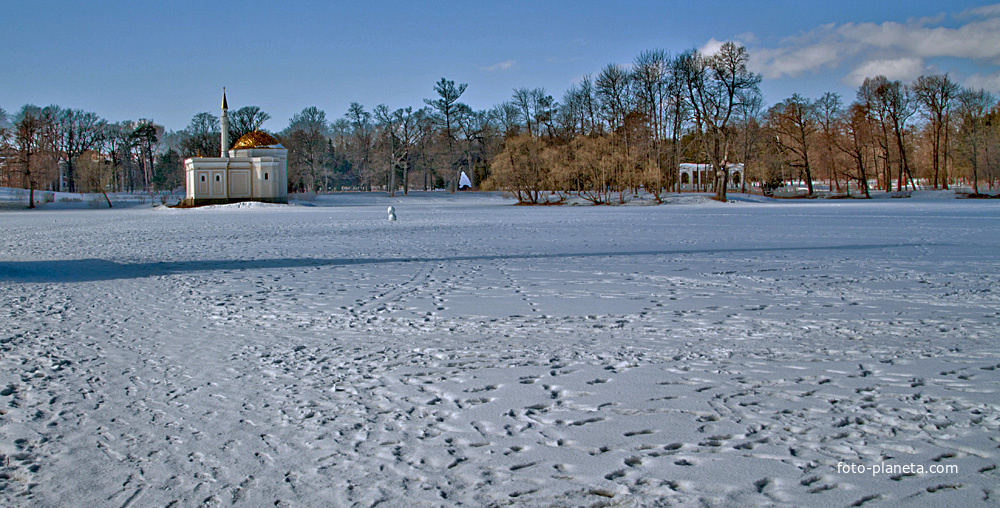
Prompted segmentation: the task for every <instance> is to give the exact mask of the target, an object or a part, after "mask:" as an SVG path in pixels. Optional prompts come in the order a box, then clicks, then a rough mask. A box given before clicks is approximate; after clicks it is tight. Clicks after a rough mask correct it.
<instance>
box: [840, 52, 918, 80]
mask: <svg viewBox="0 0 1000 508" xmlns="http://www.w3.org/2000/svg"><path fill="white" fill-rule="evenodd" d="M926 71H927V66H926V65H924V61H923V60H922V59H920V58H896V59H893V60H868V61H866V62H864V63H862V64H861V65H859V66H858V67H856V68H855V69H854V70H853V71H851V72H850V74H848V75H847V77H845V78H844V82H845V83H847V84H848V85H852V86H858V85H860V84H862V83H864V81H865V78H872V77H875V76H879V75H881V76H885V77H886V78H889V80H892V81H895V80H899V81H904V82H907V81H913V80H915V79H917V78H918V77H920V75H921V74H925V73H926Z"/></svg>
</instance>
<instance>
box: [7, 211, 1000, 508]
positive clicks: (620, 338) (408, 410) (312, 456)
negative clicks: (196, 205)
mask: <svg viewBox="0 0 1000 508" xmlns="http://www.w3.org/2000/svg"><path fill="white" fill-rule="evenodd" d="M307 205H308V206H304V205H299V206H250V207H246V206H244V207H237V206H227V207H217V208H212V209H192V210H168V209H155V210H150V209H128V210H119V209H113V210H44V209H43V210H37V211H32V212H23V211H17V212H14V211H0V291H2V295H3V297H2V299H0V505H3V506H25V507H27V506H32V507H35V506H41V507H46V506H53V507H55V506H68V505H76V506H113V507H126V506H177V507H181V506H185V507H186V506H231V505H234V506H376V505H378V506H458V505H462V506H504V505H517V506H673V505H678V506H720V507H722V506H788V507H797V506H831V507H846V506H865V507H877V506H929V505H938V506H995V504H996V502H997V499H1000V491H998V485H1000V470H998V468H997V465H998V462H1000V449H998V445H1000V432H998V431H1000V341H998V339H1000V331H998V324H1000V291H998V289H997V288H998V287H1000V263H998V259H1000V258H998V254H997V253H998V252H1000V220H998V219H1000V203H993V202H983V201H950V200H949V201H942V200H932V201H897V200H892V201H889V200H884V201H880V202H855V201H850V202H848V201H839V202H832V203H831V202H782V203H778V204H769V203H749V202H744V203H735V204H719V203H709V204H687V205H670V206H658V207H542V208H530V207H516V206H511V205H510V201H507V200H504V199H502V198H499V197H496V196H492V195H458V196H448V195H437V194H435V195H430V196H426V195H425V196H422V197H420V196H418V197H407V198H398V199H390V198H382V197H375V196H370V195H336V196H329V197H320V198H318V199H317V200H316V201H314V202H310V203H307ZM388 205H392V206H395V208H396V211H397V214H398V217H399V220H397V221H395V222H389V221H387V220H386V219H385V216H386V215H385V210H386V206H388ZM838 463H839V464H854V465H863V466H873V465H879V464H887V465H903V464H915V465H920V466H922V467H924V468H930V467H931V466H938V465H943V466H957V472H949V473H944V474H931V473H929V472H925V473H924V474H878V475H872V474H871V473H870V472H869V473H868V474H851V473H843V472H838V469H837V466H838Z"/></svg>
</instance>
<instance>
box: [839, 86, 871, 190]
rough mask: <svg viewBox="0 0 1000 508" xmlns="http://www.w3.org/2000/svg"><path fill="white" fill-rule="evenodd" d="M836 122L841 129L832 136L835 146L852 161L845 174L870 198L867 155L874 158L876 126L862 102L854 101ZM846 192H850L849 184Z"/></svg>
mask: <svg viewBox="0 0 1000 508" xmlns="http://www.w3.org/2000/svg"><path fill="white" fill-rule="evenodd" d="M838 123H839V125H840V126H841V128H842V129H843V130H842V131H841V133H840V135H839V136H837V137H835V138H834V139H835V142H836V145H837V148H839V149H840V150H841V151H842V152H844V153H845V154H847V155H848V156H849V157H850V159H851V161H853V163H854V171H853V172H848V173H846V176H847V177H848V178H849V179H853V180H855V181H856V182H857V184H858V186H859V187H861V188H862V189H863V190H864V192H865V197H866V198H871V192H870V191H869V186H868V167H869V166H868V164H867V162H868V160H869V156H870V158H871V160H872V161H873V162H874V160H875V159H876V147H875V146H874V144H875V143H876V141H875V138H876V133H875V130H876V127H875V126H874V125H873V121H872V117H871V115H870V114H869V112H868V109H867V107H866V106H865V105H864V104H862V103H860V102H855V103H854V104H851V106H850V108H848V110H847V111H844V112H843V116H842V119H841V121H840V122H838ZM869 154H870V155H869ZM848 194H850V187H849V186H848Z"/></svg>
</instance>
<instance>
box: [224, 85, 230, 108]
mask: <svg viewBox="0 0 1000 508" xmlns="http://www.w3.org/2000/svg"><path fill="white" fill-rule="evenodd" d="M222 109H229V104H227V103H226V87H222Z"/></svg>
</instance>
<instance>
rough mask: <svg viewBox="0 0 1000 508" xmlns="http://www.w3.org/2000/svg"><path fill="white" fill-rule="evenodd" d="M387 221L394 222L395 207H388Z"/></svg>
mask: <svg viewBox="0 0 1000 508" xmlns="http://www.w3.org/2000/svg"><path fill="white" fill-rule="evenodd" d="M389 220H396V207H394V206H390V207H389Z"/></svg>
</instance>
